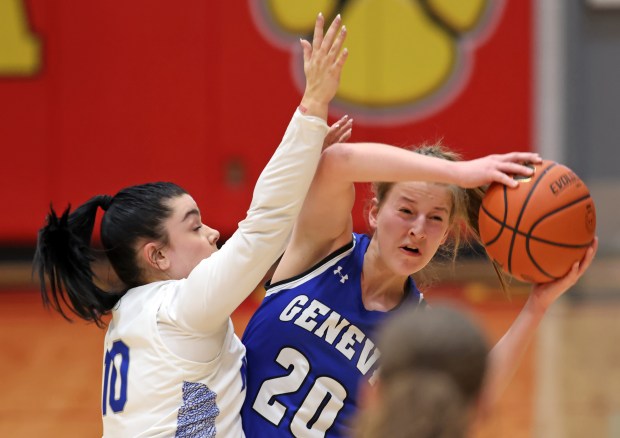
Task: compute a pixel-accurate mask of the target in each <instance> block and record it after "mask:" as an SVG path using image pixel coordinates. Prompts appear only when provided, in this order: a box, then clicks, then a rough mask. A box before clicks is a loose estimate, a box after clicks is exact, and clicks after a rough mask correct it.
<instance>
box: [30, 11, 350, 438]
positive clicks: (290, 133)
mask: <svg viewBox="0 0 620 438" xmlns="http://www.w3.org/2000/svg"><path fill="white" fill-rule="evenodd" d="M345 35H346V31H345V28H344V26H342V27H341V22H340V17H337V18H336V19H335V20H334V22H333V23H332V25H331V26H330V28H329V29H328V31H327V33H326V34H325V35H323V17H322V16H319V18H318V19H317V22H316V28H315V33H314V38H313V42H312V44H310V43H309V42H307V41H302V47H303V52H304V71H305V74H306V90H305V93H304V96H303V98H302V101H301V105H300V107H299V110H298V111H296V112H295V114H294V116H293V119H292V121H291V123H290V125H289V127H288V129H287V131H286V133H285V135H284V138H283V140H282V143H281V144H280V146H279V148H278V149H277V150H276V152H275V154H274V156H273V157H272V159H271V161H270V162H269V163H268V164H267V167H265V169H264V170H263V172H262V174H261V176H260V177H259V179H258V182H257V183H256V187H255V190H254V196H253V199H252V203H251V205H250V208H249V211H248V216H247V217H246V218H245V220H243V221H242V222H241V223H240V224H239V229H238V230H237V231H236V232H235V233H234V234H233V235H232V237H231V238H230V239H229V240H228V241H227V242H226V244H224V245H223V246H222V248H221V249H219V250H218V248H217V245H216V243H217V240H218V237H219V233H218V232H217V231H216V230H214V229H212V228H209V227H208V226H206V225H205V224H204V223H203V222H202V217H201V215H200V211H199V210H198V206H197V205H196V202H195V201H194V200H193V199H192V197H191V196H190V195H189V194H188V193H186V192H185V191H184V190H183V189H181V188H180V187H179V186H177V185H175V184H172V183H149V184H143V185H139V186H132V187H128V188H125V189H123V190H121V191H120V192H118V193H117V194H116V195H115V196H108V195H98V196H95V197H93V198H91V199H90V200H89V201H87V202H86V203H84V204H83V205H81V206H79V207H78V208H77V209H76V210H75V211H73V212H70V209H67V210H66V211H65V212H64V213H63V214H62V215H61V216H60V217H58V216H57V214H56V212H55V211H54V210H53V209H52V211H51V212H50V214H49V215H48V217H47V225H46V226H45V227H43V228H42V229H41V230H40V232H39V239H38V243H37V251H36V255H35V260H34V264H35V269H36V271H37V272H38V274H39V277H40V280H41V292H42V297H43V302H44V303H45V304H46V305H51V306H52V307H53V308H54V309H55V310H57V311H59V312H60V313H61V314H63V316H66V313H65V312H66V310H63V307H64V305H61V302H64V304H66V305H67V306H68V307H69V310H70V311H71V312H73V313H74V314H76V315H77V316H78V317H80V318H82V319H85V320H88V321H94V322H95V323H97V324H98V325H104V323H105V321H104V316H105V315H108V314H110V313H111V314H112V318H111V320H110V322H109V326H108V330H107V334H106V337H105V347H104V348H105V351H104V355H103V364H102V365H103V378H102V396H103V397H102V404H101V408H102V415H103V435H104V436H113V437H138V436H161V437H164V436H165V437H172V436H175V437H190V436H191V437H215V436H221V437H226V438H229V437H242V436H243V431H242V427H241V418H240V415H239V413H240V410H241V406H242V403H243V399H244V396H245V388H246V387H245V381H244V375H243V374H244V372H245V371H244V370H245V349H244V347H243V345H242V344H241V342H240V341H239V339H238V338H237V337H236V336H235V333H234V330H233V326H232V322H231V320H230V315H231V313H232V312H233V311H234V310H235V308H236V307H237V306H238V305H239V304H240V303H241V302H242V301H243V300H244V299H245V298H246V297H247V296H248V295H249V294H250V293H251V292H252V291H253V290H254V288H255V287H256V284H258V282H259V281H260V280H261V279H262V278H263V276H264V275H265V273H266V272H267V270H268V269H269V268H270V267H271V265H272V264H273V263H274V262H275V261H276V259H277V258H278V257H279V256H280V255H281V254H282V252H283V251H284V248H285V246H286V242H287V240H288V239H289V237H290V233H291V230H292V228H293V225H294V222H295V219H296V217H297V215H298V213H299V211H300V209H301V206H302V203H303V199H304V197H305V194H306V192H307V190H308V187H309V186H310V183H311V181H312V178H313V175H314V172H315V170H316V166H317V164H318V162H319V157H320V154H321V150H322V147H323V142H324V139H325V135H326V133H327V131H328V127H327V124H326V122H325V120H326V118H327V109H328V104H329V102H330V101H331V99H332V98H333V97H334V95H335V93H336V89H337V87H338V83H339V78H340V73H341V71H342V67H343V65H344V62H345V59H346V57H347V51H346V49H344V50H341V48H342V44H343V41H344V39H345ZM99 208H101V209H102V210H103V211H104V214H103V218H102V222H101V240H102V243H103V247H104V254H105V255H106V256H107V258H108V260H109V262H110V264H111V266H112V268H113V269H114V272H115V273H116V274H117V275H118V277H119V278H120V280H122V282H123V283H124V285H123V288H122V290H119V291H116V293H111V292H110V291H108V290H104V289H103V288H102V285H101V283H99V282H95V281H94V275H93V271H92V268H91V262H92V261H93V259H94V254H95V252H94V251H93V250H92V249H91V248H90V241H91V237H92V232H93V227H94V223H95V217H96V214H97V211H98V209H99Z"/></svg>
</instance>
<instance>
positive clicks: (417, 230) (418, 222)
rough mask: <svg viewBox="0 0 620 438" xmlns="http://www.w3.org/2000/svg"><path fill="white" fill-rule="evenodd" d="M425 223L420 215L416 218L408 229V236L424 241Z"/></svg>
mask: <svg viewBox="0 0 620 438" xmlns="http://www.w3.org/2000/svg"><path fill="white" fill-rule="evenodd" d="M425 222H426V220H425V218H424V216H422V215H420V216H418V217H416V218H415V220H414V221H413V223H412V224H411V226H410V227H409V235H410V236H414V237H415V238H416V239H424V238H425V237H426V226H425V225H426V224H425Z"/></svg>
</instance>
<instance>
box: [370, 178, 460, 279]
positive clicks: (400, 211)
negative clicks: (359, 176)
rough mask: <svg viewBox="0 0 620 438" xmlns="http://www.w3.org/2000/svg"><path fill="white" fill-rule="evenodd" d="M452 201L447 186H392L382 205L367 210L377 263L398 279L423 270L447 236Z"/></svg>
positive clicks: (427, 184) (431, 184)
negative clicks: (372, 231) (372, 232)
mask: <svg viewBox="0 0 620 438" xmlns="http://www.w3.org/2000/svg"><path fill="white" fill-rule="evenodd" d="M451 210H452V198H451V195H450V191H449V189H448V188H447V187H445V186H442V185H440V184H435V183H427V182H417V181H416V182H407V183H398V184H395V185H394V186H393V187H392V189H391V190H390V191H389V192H388V194H387V196H386V198H385V200H384V202H383V204H382V205H381V206H380V207H377V206H376V204H375V205H374V206H373V207H372V208H371V209H370V211H369V223H370V226H371V227H372V228H373V229H374V235H373V239H372V242H371V245H373V253H374V254H376V255H377V259H378V262H379V263H381V264H382V265H384V267H385V268H387V270H388V271H389V272H391V273H392V274H394V275H398V276H407V275H411V274H413V273H415V272H417V271H419V270H421V269H422V268H424V267H425V266H426V265H427V264H428V263H429V262H430V261H431V259H432V258H433V256H434V255H435V253H436V252H437V249H438V248H439V246H440V245H442V244H443V243H444V242H445V241H446V238H447V236H448V232H449V228H450V223H449V218H450V212H451Z"/></svg>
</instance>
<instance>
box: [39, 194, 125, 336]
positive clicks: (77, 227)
mask: <svg viewBox="0 0 620 438" xmlns="http://www.w3.org/2000/svg"><path fill="white" fill-rule="evenodd" d="M112 200H113V198H112V197H111V196H108V195H98V196H95V197H93V198H91V199H90V200H88V201H87V202H85V203H84V204H82V205H81V206H79V207H78V208H77V209H76V210H75V211H74V212H71V207H70V206H69V207H67V209H66V210H65V211H64V212H63V213H62V215H61V216H60V217H58V215H57V214H56V212H55V211H54V209H53V208H52V207H50V212H49V214H48V215H47V218H46V219H47V223H46V225H45V226H44V227H43V228H41V229H40V230H39V235H38V239H37V249H36V252H35V256H34V262H33V269H34V272H36V274H37V275H38V278H39V281H40V284H41V285H40V287H41V296H42V299H43V304H44V306H45V307H48V308H49V307H51V308H53V309H54V310H56V311H57V312H59V313H60V314H61V315H62V316H63V317H64V318H65V319H67V320H70V318H69V317H68V316H67V314H66V313H65V310H64V309H63V305H62V304H61V302H62V303H64V305H66V306H67V307H68V308H69V310H70V311H71V312H72V313H74V314H76V315H77V316H78V317H80V318H82V319H84V320H86V321H93V322H94V323H95V324H97V326H99V327H101V326H103V321H102V317H103V315H105V314H107V313H109V311H110V309H112V307H113V306H114V305H115V304H116V302H117V301H118V299H119V298H120V296H119V295H114V294H111V293H108V292H106V291H104V290H103V289H101V288H99V287H98V286H97V285H96V284H95V282H94V281H93V280H94V274H93V270H92V267H91V264H92V262H93V261H94V255H93V250H92V248H91V246H90V242H91V238H92V234H93V228H94V225H95V219H96V215H97V209H98V208H99V207H101V208H102V209H103V210H107V209H108V207H109V206H110V203H111V202H112ZM46 277H47V280H48V281H46Z"/></svg>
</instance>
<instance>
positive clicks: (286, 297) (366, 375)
mask: <svg viewBox="0 0 620 438" xmlns="http://www.w3.org/2000/svg"><path fill="white" fill-rule="evenodd" d="M369 243H370V238H369V237H368V236H365V235H362V234H353V239H352V241H351V242H350V243H349V244H347V245H345V246H343V247H342V248H340V249H338V250H336V251H335V252H333V253H332V254H330V255H329V256H328V257H326V258H325V259H323V260H322V261H321V262H319V263H318V264H316V265H315V266H313V267H312V268H311V269H309V270H308V271H306V272H304V273H302V274H300V275H297V276H295V277H292V278H290V279H287V280H284V281H280V282H278V283H274V284H273V285H269V286H267V294H266V296H265V299H264V300H263V302H262V303H261V305H260V306H259V308H258V309H257V311H256V313H255V314H254V315H253V316H252V318H251V319H250V322H249V323H248V326H247V328H246V330H245V333H244V335H243V342H244V344H245V345H246V349H247V352H246V357H247V360H248V368H247V393H246V400H245V404H244V406H243V409H242V420H243V427H244V432H245V434H246V436H247V437H248V438H252V437H265V436H269V437H280V436H284V437H289V436H300V435H301V436H313V437H314V436H326V437H340V436H346V435H347V426H348V424H347V423H348V421H349V420H350V418H351V416H352V415H353V413H354V412H355V409H356V401H357V398H358V388H359V385H360V383H361V382H362V381H367V382H369V383H371V384H372V383H373V382H374V379H375V372H376V370H377V365H378V364H377V360H378V358H379V352H378V350H377V348H376V347H375V343H374V341H373V339H374V336H375V331H376V328H377V326H378V324H379V323H380V322H381V321H382V320H383V319H384V318H385V317H386V316H387V315H389V313H390V312H381V311H373V310H367V309H366V308H365V307H364V303H363V301H362V289H361V276H362V268H363V262H364V254H365V253H366V250H367V248H368V245H369ZM402 303H411V304H413V305H422V306H424V305H425V302H424V301H423V296H422V294H421V293H420V291H419V290H418V289H417V287H416V286H415V283H414V281H413V280H412V279H411V278H409V279H408V281H407V285H406V291H405V297H404V298H403V301H402V302H401V304H402ZM399 307H400V306H399Z"/></svg>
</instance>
